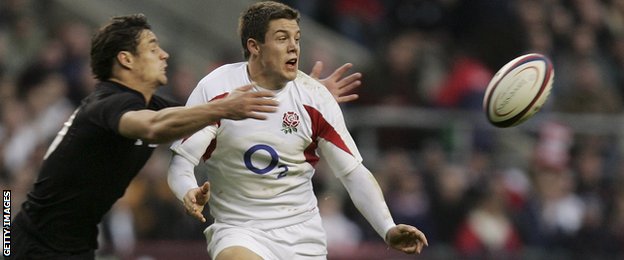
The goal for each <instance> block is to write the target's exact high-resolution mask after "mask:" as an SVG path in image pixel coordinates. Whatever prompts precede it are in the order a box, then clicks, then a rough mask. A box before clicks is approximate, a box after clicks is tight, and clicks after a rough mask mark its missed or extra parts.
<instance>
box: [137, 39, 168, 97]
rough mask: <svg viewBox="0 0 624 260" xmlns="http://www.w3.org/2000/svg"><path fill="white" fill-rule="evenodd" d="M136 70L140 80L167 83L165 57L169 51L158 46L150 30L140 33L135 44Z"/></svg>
mask: <svg viewBox="0 0 624 260" xmlns="http://www.w3.org/2000/svg"><path fill="white" fill-rule="evenodd" d="M137 52H138V55H136V56H135V59H136V64H137V65H136V67H135V68H136V70H137V75H138V77H140V78H141V81H142V82H146V83H148V84H153V85H155V86H161V85H165V84H167V74H166V72H167V71H166V68H167V59H168V58H169V53H167V52H166V51H165V50H163V49H162V48H160V45H159V44H158V38H156V35H155V34H154V33H153V32H152V31H150V30H144V31H143V33H141V39H140V42H139V45H138V46H137Z"/></svg>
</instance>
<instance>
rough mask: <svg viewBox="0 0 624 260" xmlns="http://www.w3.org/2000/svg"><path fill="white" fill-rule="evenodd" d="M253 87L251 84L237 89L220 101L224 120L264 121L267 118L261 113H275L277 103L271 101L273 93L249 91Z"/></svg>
mask: <svg viewBox="0 0 624 260" xmlns="http://www.w3.org/2000/svg"><path fill="white" fill-rule="evenodd" d="M253 86H254V85H253V84H249V85H245V86H242V87H239V88H237V89H236V90H234V91H232V92H231V93H230V94H228V95H227V97H225V98H224V99H222V100H221V101H220V102H221V106H223V108H224V109H225V110H226V114H227V116H226V118H229V119H233V120H240V119H246V118H254V119H260V120H265V119H266V118H267V116H266V115H263V114H262V113H273V112H275V111H277V106H278V105H279V102H277V101H276V100H273V99H272V98H273V97H275V95H274V94H273V92H271V91H266V90H262V91H250V90H251V89H252V88H253Z"/></svg>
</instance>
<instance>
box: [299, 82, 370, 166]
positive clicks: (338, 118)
mask: <svg viewBox="0 0 624 260" xmlns="http://www.w3.org/2000/svg"><path fill="white" fill-rule="evenodd" d="M313 84H318V87H317V88H315V90H316V91H315V92H316V93H317V95H316V96H315V98H316V100H315V101H314V104H317V106H306V110H307V112H308V114H309V115H310V117H311V120H312V132H313V138H315V140H316V141H317V143H318V152H319V159H320V164H321V165H323V166H324V167H326V168H328V169H329V170H330V171H331V172H333V174H334V175H336V176H337V177H340V176H343V175H345V174H348V173H349V172H351V171H352V170H353V169H355V168H356V167H357V166H358V165H360V164H361V163H362V156H361V155H360V152H359V151H358V148H357V146H356V145H355V142H354V141H353V138H352V137H351V134H350V133H349V131H348V129H347V126H346V124H345V121H344V117H343V115H342V110H341V109H340V106H339V105H338V103H337V102H336V100H335V99H334V97H333V96H332V95H331V93H330V92H329V91H328V90H327V89H326V88H325V87H324V86H323V85H321V84H320V83H318V82H316V81H314V83H313Z"/></svg>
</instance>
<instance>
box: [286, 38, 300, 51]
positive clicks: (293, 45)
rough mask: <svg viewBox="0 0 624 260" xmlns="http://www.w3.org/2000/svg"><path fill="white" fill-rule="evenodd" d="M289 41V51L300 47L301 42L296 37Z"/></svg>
mask: <svg viewBox="0 0 624 260" xmlns="http://www.w3.org/2000/svg"><path fill="white" fill-rule="evenodd" d="M288 43H289V44H288V52H297V50H298V49H299V42H298V41H297V40H296V39H290V41H288Z"/></svg>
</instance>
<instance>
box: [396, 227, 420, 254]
mask: <svg viewBox="0 0 624 260" xmlns="http://www.w3.org/2000/svg"><path fill="white" fill-rule="evenodd" d="M386 243H387V244H388V245H389V246H390V247H392V248H394V249H396V250H399V251H401V252H403V253H406V254H415V253H419V254H420V252H421V251H422V249H423V247H424V246H428V245H429V243H428V242H427V238H426V237H425V234H424V233H423V232H421V231H420V230H418V229H417V228H415V227H413V226H410V225H404V224H398V225H396V226H394V227H393V228H391V229H390V230H388V233H386Z"/></svg>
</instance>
